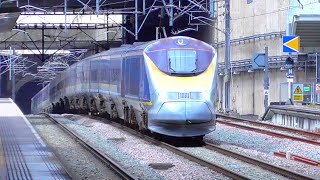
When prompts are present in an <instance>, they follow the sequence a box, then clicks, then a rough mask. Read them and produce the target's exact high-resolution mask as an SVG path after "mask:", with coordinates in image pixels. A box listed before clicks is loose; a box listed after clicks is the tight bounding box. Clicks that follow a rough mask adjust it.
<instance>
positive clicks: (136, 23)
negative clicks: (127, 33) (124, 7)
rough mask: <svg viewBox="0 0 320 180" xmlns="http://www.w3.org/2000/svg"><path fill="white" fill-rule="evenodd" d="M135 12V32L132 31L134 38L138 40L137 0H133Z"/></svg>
mask: <svg viewBox="0 0 320 180" xmlns="http://www.w3.org/2000/svg"><path fill="white" fill-rule="evenodd" d="M134 2H135V12H134V19H135V23H134V24H135V28H134V29H135V31H134V32H135V33H134V37H135V40H138V0H135V1H134Z"/></svg>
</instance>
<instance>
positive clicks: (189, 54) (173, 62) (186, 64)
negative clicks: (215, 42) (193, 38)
mask: <svg viewBox="0 0 320 180" xmlns="http://www.w3.org/2000/svg"><path fill="white" fill-rule="evenodd" d="M167 54H168V60H169V66H168V68H169V72H171V73H182V74H188V73H194V72H195V71H196V70H197V53H196V51H195V50H182V49H178V50H168V51H167Z"/></svg>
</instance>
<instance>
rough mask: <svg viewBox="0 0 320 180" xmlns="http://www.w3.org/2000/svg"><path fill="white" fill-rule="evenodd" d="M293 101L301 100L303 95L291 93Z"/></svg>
mask: <svg viewBox="0 0 320 180" xmlns="http://www.w3.org/2000/svg"><path fill="white" fill-rule="evenodd" d="M293 100H294V101H303V95H293Z"/></svg>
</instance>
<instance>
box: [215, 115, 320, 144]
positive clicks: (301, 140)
mask: <svg viewBox="0 0 320 180" xmlns="http://www.w3.org/2000/svg"><path fill="white" fill-rule="evenodd" d="M217 123H220V124H225V125H227V126H233V127H237V128H241V129H246V130H250V131H254V132H258V133H261V134H266V135H270V136H275V137H281V138H287V139H292V140H296V141H300V142H304V143H309V144H313V145H320V141H314V140H311V139H306V138H302V137H296V136H291V135H287V134H283V133H279V132H274V131H270V130H266V129H260V128H258V127H252V126H247V125H243V124H238V123H234V122H228V121H225V120H219V119H217ZM272 127H274V126H272Z"/></svg>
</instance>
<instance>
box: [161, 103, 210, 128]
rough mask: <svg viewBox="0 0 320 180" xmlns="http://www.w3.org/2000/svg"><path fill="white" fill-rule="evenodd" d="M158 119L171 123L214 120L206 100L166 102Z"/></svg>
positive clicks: (194, 122)
mask: <svg viewBox="0 0 320 180" xmlns="http://www.w3.org/2000/svg"><path fill="white" fill-rule="evenodd" d="M156 119H157V120H158V121H159V122H162V123H170V124H185V123H188V124H198V123H204V122H208V121H211V120H212V112H211V111H210V109H209V107H208V105H207V104H206V103H205V102H183V101H180V102H165V103H163V105H162V106H161V108H160V110H159V111H158V113H157V116H156Z"/></svg>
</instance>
